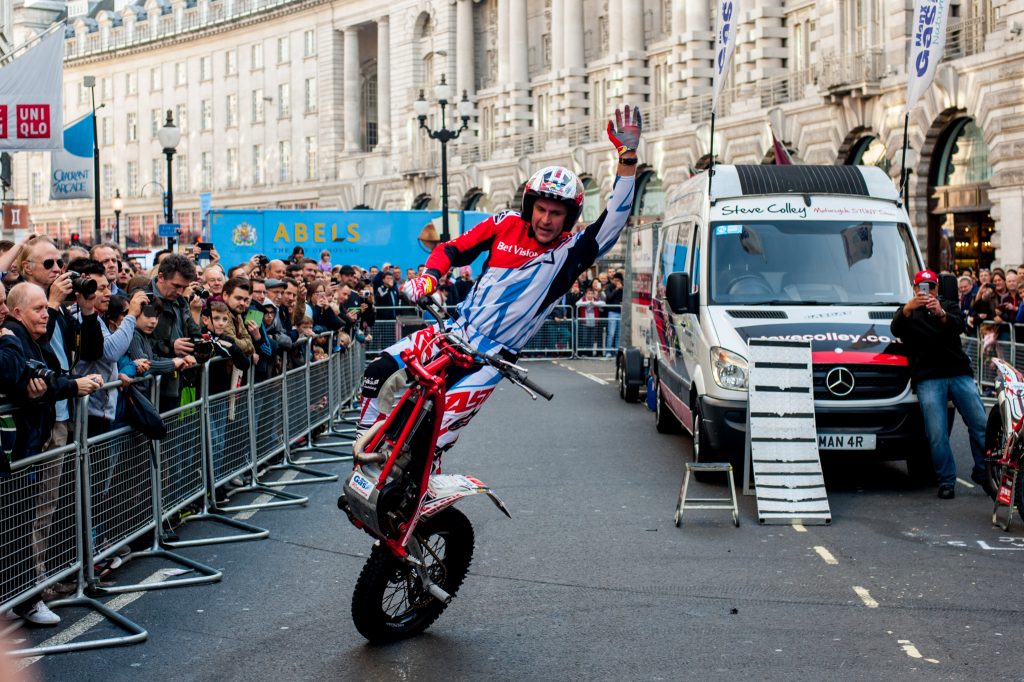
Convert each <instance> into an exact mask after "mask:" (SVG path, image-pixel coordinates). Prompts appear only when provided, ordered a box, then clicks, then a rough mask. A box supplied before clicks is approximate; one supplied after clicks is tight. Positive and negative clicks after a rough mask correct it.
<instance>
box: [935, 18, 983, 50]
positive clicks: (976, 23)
mask: <svg viewBox="0 0 1024 682" xmlns="http://www.w3.org/2000/svg"><path fill="white" fill-rule="evenodd" d="M989 23H990V21H989V17H987V16H985V15H984V14H982V15H981V16H977V17H971V18H969V19H961V20H960V21H957V22H954V23H951V24H950V25H949V28H947V29H946V53H945V54H944V55H943V61H945V60H947V59H959V58H960V57H969V56H971V55H972V54H978V53H979V52H982V51H983V50H984V49H985V36H987V35H988V33H989Z"/></svg>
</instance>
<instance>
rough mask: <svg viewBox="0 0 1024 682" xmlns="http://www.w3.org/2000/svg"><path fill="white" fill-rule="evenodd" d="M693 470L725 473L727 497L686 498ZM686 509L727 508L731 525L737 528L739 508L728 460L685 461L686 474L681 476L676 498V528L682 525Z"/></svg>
mask: <svg viewBox="0 0 1024 682" xmlns="http://www.w3.org/2000/svg"><path fill="white" fill-rule="evenodd" d="M693 471H702V472H703V471H709V472H711V471H717V472H720V473H723V474H725V475H726V476H727V477H728V479H729V497H693V498H687V496H686V493H687V489H688V488H689V487H690V473H691V472H693ZM726 503H728V504H726ZM686 509H727V510H729V511H731V512H732V525H734V526H736V527H737V528H739V525H740V509H739V505H738V504H737V503H736V482H735V481H734V480H733V476H732V465H731V464H729V463H728V462H706V463H697V462H687V463H686V475H685V476H684V477H683V485H682V487H681V488H679V499H678V500H676V515H675V523H676V528H678V527H679V526H681V525H682V523H683V511H684V510H686Z"/></svg>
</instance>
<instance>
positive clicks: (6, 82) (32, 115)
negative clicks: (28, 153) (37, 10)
mask: <svg viewBox="0 0 1024 682" xmlns="http://www.w3.org/2000/svg"><path fill="white" fill-rule="evenodd" d="M63 86H64V31H63V30H62V29H57V30H55V31H51V32H50V33H48V34H46V35H45V36H43V37H42V38H41V39H40V40H39V42H38V43H37V44H36V45H35V46H34V47H31V48H29V49H28V50H27V51H26V52H25V53H24V54H22V55H21V56H20V57H15V58H14V60H13V61H10V62H8V63H7V65H6V66H4V67H3V68H0V150H2V151H22V150H26V149H61V148H62V147H63V146H64V120H63V91H64V87H63Z"/></svg>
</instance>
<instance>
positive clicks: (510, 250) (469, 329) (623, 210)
mask: <svg viewBox="0 0 1024 682" xmlns="http://www.w3.org/2000/svg"><path fill="white" fill-rule="evenodd" d="M634 187H635V178H634V177H632V176H631V177H616V178H615V185H614V186H613V188H612V193H611V196H610V197H608V203H607V205H606V206H605V210H604V212H603V213H602V214H601V216H600V217H599V218H598V219H597V220H596V221H594V222H593V223H592V224H590V225H588V226H587V227H586V228H585V229H584V230H582V231H580V232H577V233H576V234H571V235H570V234H563V235H562V237H561V238H559V239H557V240H555V241H554V242H552V243H551V244H547V245H544V244H541V243H540V242H538V241H537V240H536V239H535V238H534V237H533V234H532V231H531V230H530V226H529V224H528V223H527V222H526V221H525V220H523V219H522V217H521V216H520V215H519V213H518V212H516V211H505V212H503V213H499V214H497V215H495V216H492V217H490V218H488V219H487V220H484V221H483V222H481V223H480V224H478V225H477V226H476V227H474V228H473V229H471V230H470V231H468V232H466V233H465V234H463V235H461V236H459V237H457V238H456V239H453V240H452V241H449V242H445V243H444V244H439V245H438V246H437V247H435V248H434V250H433V252H432V253H431V254H430V257H429V258H428V259H427V272H429V273H431V274H432V275H434V276H435V277H441V276H442V275H443V274H444V273H446V272H448V270H449V269H450V268H452V267H458V266H462V265H469V264H470V263H472V262H473V261H474V260H476V258H477V257H479V256H480V254H482V253H484V252H487V253H488V257H487V261H486V263H485V264H484V273H483V275H481V277H480V278H479V279H478V280H477V282H476V284H475V285H474V286H473V288H472V289H471V290H470V292H469V295H468V296H466V299H465V300H464V301H462V303H460V304H459V305H458V311H459V321H458V324H459V326H461V327H462V328H463V330H464V331H465V332H466V336H467V337H468V340H469V341H470V342H471V343H472V344H473V345H474V346H475V347H476V348H478V349H479V350H480V351H482V352H485V353H486V352H490V351H491V350H494V349H498V348H506V349H508V350H511V351H513V352H518V351H519V350H520V349H521V348H522V347H523V346H524V345H526V342H527V341H529V340H530V339H531V338H532V337H533V335H534V334H536V333H537V331H539V330H540V328H541V325H543V324H544V320H545V319H546V318H547V317H548V314H549V313H550V312H551V309H552V308H553V307H554V306H555V305H556V304H557V303H558V301H559V299H561V298H562V296H563V295H564V294H565V293H566V292H567V291H569V288H570V287H571V286H572V283H573V281H574V280H575V279H576V278H577V277H578V276H579V274H580V273H581V272H583V271H584V270H586V269H587V268H589V267H590V266H591V265H593V264H594V262H595V261H596V260H597V259H598V258H599V257H600V256H601V255H602V254H604V253H606V252H607V251H608V249H610V248H611V247H612V246H613V245H614V244H615V241H616V240H617V239H618V238H619V235H620V234H621V233H622V230H623V228H624V227H625V226H626V221H627V220H628V219H629V216H630V213H631V210H632V208H633V190H634Z"/></svg>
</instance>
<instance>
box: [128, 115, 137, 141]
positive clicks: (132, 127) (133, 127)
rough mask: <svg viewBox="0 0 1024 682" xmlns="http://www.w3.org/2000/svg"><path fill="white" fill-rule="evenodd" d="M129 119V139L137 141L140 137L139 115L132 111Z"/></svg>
mask: <svg viewBox="0 0 1024 682" xmlns="http://www.w3.org/2000/svg"><path fill="white" fill-rule="evenodd" d="M127 119H128V122H127V126H126V127H127V129H128V141H129V142H135V141H137V140H138V139H139V115H138V114H136V113H134V112H131V113H129V114H128V117H127Z"/></svg>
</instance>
